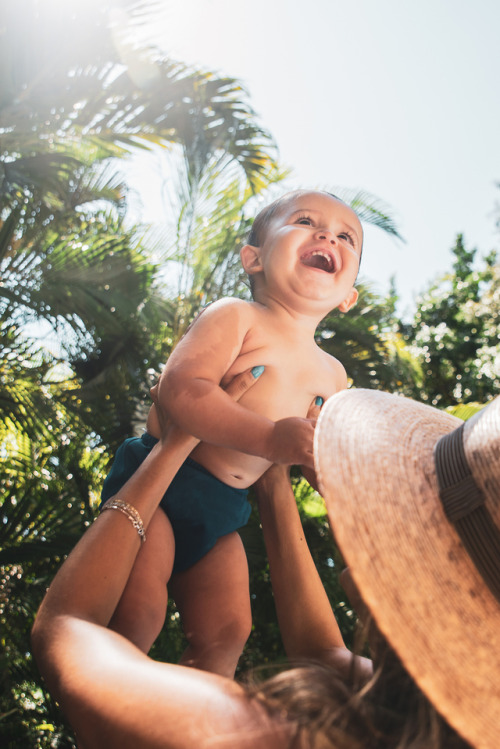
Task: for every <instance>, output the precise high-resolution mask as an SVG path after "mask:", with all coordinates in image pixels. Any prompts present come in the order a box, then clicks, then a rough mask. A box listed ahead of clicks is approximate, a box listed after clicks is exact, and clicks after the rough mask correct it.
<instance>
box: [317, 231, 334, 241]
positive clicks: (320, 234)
mask: <svg viewBox="0 0 500 749" xmlns="http://www.w3.org/2000/svg"><path fill="white" fill-rule="evenodd" d="M315 239H326V240H327V241H328V242H330V243H331V244H335V243H336V241H337V238H336V237H335V234H333V232H331V231H330V229H318V230H317V231H316V234H315Z"/></svg>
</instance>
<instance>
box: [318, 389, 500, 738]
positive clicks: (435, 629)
mask: <svg viewBox="0 0 500 749" xmlns="http://www.w3.org/2000/svg"><path fill="white" fill-rule="evenodd" d="M447 435H448V436H447ZM315 462H316V471H317V475H318V479H319V485H320V488H321V490H322V493H323V496H324V498H325V501H326V505H327V508H328V514H329V517H330V522H331V525H332V529H333V532H334V534H335V538H336V540H337V542H338V544H339V547H340V549H341V551H342V554H343V556H344V559H345V561H346V564H347V565H348V566H349V567H350V571H351V575H352V577H353V580H354V582H355V583H356V585H357V587H358V589H359V592H360V594H361V596H362V597H363V599H364V601H365V603H366V604H367V606H368V608H369V609H370V610H371V612H372V614H373V616H374V618H375V620H376V622H377V624H378V627H379V629H380V630H381V632H382V633H383V634H384V635H385V637H386V638H387V640H388V641H389V642H390V643H391V645H392V647H393V648H394V650H395V651H396V652H397V653H398V655H399V657H400V658H401V660H402V661H403V663H404V664H405V666H406V668H407V670H408V672H409V673H410V674H411V675H412V676H413V678H414V679H415V681H416V682H417V683H418V685H419V686H420V688H421V689H422V691H423V692H424V693H425V694H426V695H427V697H428V698H429V699H430V701H431V702H432V703H433V704H434V706H435V707H436V708H437V709H438V710H439V712H441V713H442V715H443V716H444V717H445V718H446V719H447V720H448V722H449V723H450V724H451V725H452V726H453V727H454V728H455V729H456V730H457V731H458V732H459V733H460V734H461V735H462V736H463V737H464V738H465V739H466V740H467V741H469V742H470V743H471V744H472V745H473V746H475V747H478V748H480V749H498V747H499V746H500V531H499V528H500V397H499V398H497V399H496V400H494V401H493V402H492V403H491V404H490V405H489V406H487V407H486V408H484V409H483V410H481V411H480V412H479V413H478V414H476V416H474V417H473V418H472V419H470V420H469V421H467V422H465V424H464V423H463V422H462V421H460V420H459V419H457V418H455V417H453V416H451V415H449V414H447V413H443V412H442V411H438V410H437V409H434V408H431V407H430V406H426V405H423V404H421V403H417V402H415V401H412V400H410V399H407V398H403V397H401V396H397V395H391V394H388V393H382V392H376V391H372V390H362V389H359V390H358V389H353V390H348V391H343V392H341V393H338V394H336V395H334V396H333V397H332V398H330V399H329V400H328V401H327V402H326V403H325V405H324V406H323V409H322V411H321V415H320V417H319V420H318V424H317V427H316V433H315ZM467 466H468V467H467ZM469 469H470V473H469ZM438 474H439V478H438ZM450 484H456V486H455V487H453V488H449V485H450ZM440 486H442V489H441V496H442V499H441V498H440ZM447 487H448V488H447ZM443 502H444V504H443ZM444 505H446V508H447V509H446V513H447V514H446V513H445V510H444ZM470 510H471V511H470ZM469 511H470V512H469Z"/></svg>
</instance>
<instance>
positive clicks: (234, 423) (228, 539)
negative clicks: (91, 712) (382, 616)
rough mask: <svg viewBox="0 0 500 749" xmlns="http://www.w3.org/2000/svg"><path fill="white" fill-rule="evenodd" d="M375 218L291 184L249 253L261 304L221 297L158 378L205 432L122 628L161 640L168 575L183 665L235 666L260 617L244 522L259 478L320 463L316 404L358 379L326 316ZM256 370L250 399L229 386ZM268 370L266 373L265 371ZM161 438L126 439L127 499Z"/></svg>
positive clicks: (133, 586)
mask: <svg viewBox="0 0 500 749" xmlns="http://www.w3.org/2000/svg"><path fill="white" fill-rule="evenodd" d="M362 243H363V230H362V227H361V223H360V221H359V219H358V217H357V216H356V214H355V213H354V211H353V210H352V209H351V208H349V206H347V205H346V204H345V203H343V202H342V201H341V200H339V199H338V198H336V197H334V196H333V195H331V194H329V193H326V192H314V191H311V192H308V191H296V192H292V193H288V194H287V195H285V196H283V197H282V198H280V199H278V200H276V201H275V202H274V203H272V204H271V205H269V206H267V207H266V208H264V209H263V210H262V211H261V212H260V213H259V214H258V216H257V218H256V219H255V221H254V224H253V228H252V231H251V234H250V237H249V241H248V244H246V245H245V246H244V247H243V248H242V250H241V253H240V254H241V262H242V264H243V267H244V269H245V271H246V273H247V274H248V276H249V278H250V284H251V288H252V295H253V301H251V302H250V301H244V300H241V299H221V300H219V301H217V302H214V303H213V304H211V305H210V306H209V307H207V308H206V309H205V310H204V311H203V313H202V314H201V315H200V316H199V318H198V319H197V320H196V321H195V323H194V324H193V325H192V326H191V327H190V329H189V330H188V332H187V333H186V335H185V336H184V337H183V338H182V340H181V341H180V342H179V343H178V345H177V346H176V348H175V349H174V351H173V352H172V354H171V356H170V357H169V359H168V362H167V364H166V366H165V369H164V371H163V373H162V375H161V377H160V380H159V383H158V385H157V386H156V388H157V390H156V394H155V395H156V398H157V401H158V403H159V404H160V406H161V407H162V408H163V409H164V410H165V411H166V412H167V413H168V415H169V416H170V417H171V418H172V419H173V420H174V421H175V422H176V423H177V424H178V425H179V426H180V427H181V428H182V429H183V430H185V431H186V432H188V433H190V434H192V435H194V436H195V437H197V438H198V439H199V440H200V443H199V444H198V446H197V447H196V448H195V449H194V450H193V452H192V453H191V457H190V458H189V459H188V460H187V461H186V463H185V464H184V465H183V466H182V468H181V469H180V471H179V473H178V474H177V476H176V478H175V479H174V481H173V483H172V485H171V487H169V489H168V490H167V492H166V493H165V496H164V497H163V499H162V502H161V504H160V508H159V509H158V510H157V512H156V514H155V516H154V518H153V520H152V521H151V523H150V525H149V528H148V539H147V542H146V543H145V544H144V545H143V546H142V547H141V550H140V552H139V554H138V557H137V560H136V563H135V566H134V569H133V571H132V574H131V577H130V579H129V583H128V585H127V588H126V589H125V592H124V594H123V596H122V599H121V601H120V604H119V606H118V608H117V610H116V612H115V614H114V617H113V619H112V621H111V624H110V626H111V627H112V628H113V629H115V630H116V631H118V632H121V633H122V634H124V635H125V636H126V637H128V638H129V639H130V640H132V641H133V642H135V643H136V644H137V645H138V646H139V647H140V648H142V649H143V650H144V651H145V652H147V651H148V650H149V648H150V647H151V645H152V643H153V642H154V640H155V638H156V637H157V635H158V633H159V631H160V630H161V627H162V626H163V622H164V618H165V611H166V604H167V583H168V585H169V588H170V592H171V594H172V595H173V598H174V600H175V602H176V605H177V608H178V610H179V612H180V615H181V619H182V623H183V628H184V632H185V635H186V638H187V641H188V647H187V649H186V651H185V652H184V654H183V656H182V659H181V663H182V664H184V665H193V666H196V667H197V668H202V669H206V670H209V671H213V672H215V673H220V674H223V675H225V676H233V675H234V671H235V668H236V665H237V662H238V659H239V656H240V654H241V651H242V649H243V646H244V644H245V642H246V640H247V638H248V635H249V633H250V628H251V611H250V596H249V586H248V566H247V560H246V555H245V552H244V548H243V544H242V542H241V539H240V536H239V535H238V533H237V529H238V528H240V527H242V526H243V525H245V523H246V522H247V520H248V516H249V514H250V505H249V503H248V501H247V499H246V493H247V488H248V487H249V486H250V485H251V484H253V483H254V482H255V481H256V479H257V478H259V477H260V476H261V475H262V474H263V473H264V472H265V471H266V469H267V468H268V467H269V466H270V465H271V464H272V463H285V464H297V465H302V466H303V467H304V472H305V473H306V475H307V474H308V472H309V475H311V474H313V469H314V466H313V435H314V422H313V421H311V420H310V419H308V418H306V417H307V414H308V411H309V408H310V406H311V404H312V403H313V402H315V401H318V400H319V402H321V399H323V400H326V399H327V398H328V397H330V396H331V395H332V394H333V393H336V392H337V391H339V390H341V389H343V388H345V387H346V386H347V378H346V373H345V370H344V367H343V366H342V364H341V363H340V362H339V361H338V360H336V359H335V358H333V357H332V356H330V355H329V354H326V353H325V352H324V351H322V350H321V349H320V348H319V347H318V346H317V344H316V342H315V331H316V328H317V326H318V323H319V322H320V321H321V320H322V319H323V318H324V317H325V316H326V315H327V314H328V313H329V312H330V311H331V310H332V309H334V308H338V309H340V310H341V311H342V312H347V311H348V310H349V309H350V308H351V307H352V306H353V305H354V304H355V302H356V300H357V296H358V294H357V291H356V289H355V288H354V283H355V280H356V276H357V273H358V270H359V263H360V257H361V250H362ZM250 368H253V372H254V375H255V376H256V377H259V376H260V375H261V376H260V377H259V379H258V381H257V382H256V383H255V385H253V387H251V388H250V389H249V390H248V391H247V392H245V393H244V394H243V396H242V397H241V399H240V401H239V402H236V401H234V400H233V399H232V398H230V397H229V395H228V394H227V393H225V392H224V387H225V385H226V384H227V383H228V382H230V381H231V380H232V379H233V378H234V377H235V376H236V375H238V374H240V373H242V372H244V371H245V370H248V369H250ZM262 372H264V374H262ZM159 436H160V431H159V426H158V420H157V414H156V410H155V406H152V408H151V411H150V414H149V417H148V423H147V433H146V434H144V435H143V436H142V438H132V439H131V440H127V441H126V442H125V443H124V445H122V446H121V447H120V448H119V450H118V452H117V455H116V458H115V463H114V464H113V467H112V469H111V472H110V475H109V476H108V478H107V479H106V482H105V485H104V488H103V500H105V499H107V498H109V497H111V496H113V494H115V493H116V491H117V490H118V489H119V488H120V486H121V485H122V484H123V483H124V482H125V481H126V480H127V479H128V478H129V476H130V475H131V474H132V473H133V472H134V471H135V469H136V468H137V466H138V465H139V463H140V462H141V461H142V460H143V459H144V457H145V455H146V454H147V453H148V452H149V450H150V449H151V447H152V446H153V445H154V444H155V442H156V439H157V438H158V437H159Z"/></svg>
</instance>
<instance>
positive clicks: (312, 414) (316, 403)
mask: <svg viewBox="0 0 500 749" xmlns="http://www.w3.org/2000/svg"><path fill="white" fill-rule="evenodd" d="M322 405H323V398H322V397H321V395H317V396H316V398H315V399H314V400H313V402H312V403H311V405H310V406H309V411H308V412H307V418H308V419H312V420H313V421H314V422H315V421H316V419H317V418H318V416H319V412H320V411H321V406H322Z"/></svg>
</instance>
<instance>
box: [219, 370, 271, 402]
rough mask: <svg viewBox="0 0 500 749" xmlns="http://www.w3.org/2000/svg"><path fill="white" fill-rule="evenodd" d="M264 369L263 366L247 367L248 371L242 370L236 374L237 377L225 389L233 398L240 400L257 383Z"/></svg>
mask: <svg viewBox="0 0 500 749" xmlns="http://www.w3.org/2000/svg"><path fill="white" fill-rule="evenodd" d="M263 371H264V367H263V366H259V367H252V369H247V370H246V372H242V373H241V374H239V375H236V377H233V379H232V380H231V382H230V383H229V385H227V386H226V387H225V388H224V390H225V391H226V393H227V394H228V395H230V396H231V398H232V399H233V400H235V401H239V399H240V398H241V396H242V395H243V394H244V393H246V391H247V390H249V389H250V388H251V387H252V385H255V383H256V382H257V380H258V378H259V377H260V376H261V374H262V373H263Z"/></svg>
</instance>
